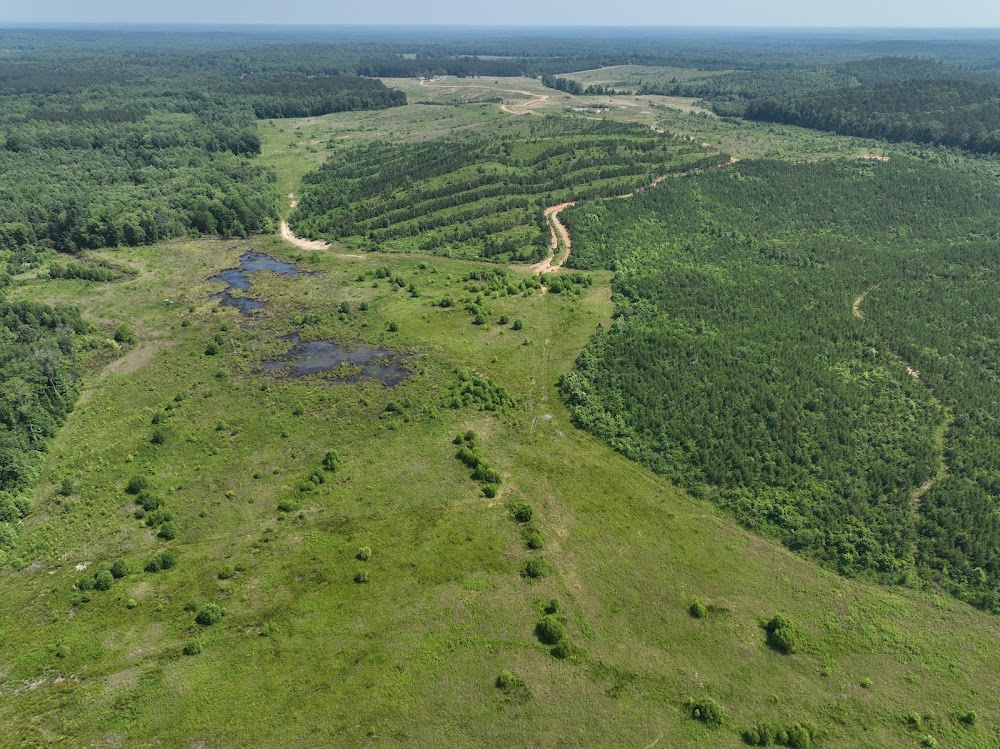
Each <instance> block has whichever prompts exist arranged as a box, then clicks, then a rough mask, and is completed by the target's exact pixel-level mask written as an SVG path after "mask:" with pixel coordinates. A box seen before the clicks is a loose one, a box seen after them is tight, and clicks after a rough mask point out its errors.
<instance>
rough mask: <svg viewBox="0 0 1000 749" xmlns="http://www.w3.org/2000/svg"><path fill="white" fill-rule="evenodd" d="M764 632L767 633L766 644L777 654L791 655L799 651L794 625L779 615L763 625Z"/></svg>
mask: <svg viewBox="0 0 1000 749" xmlns="http://www.w3.org/2000/svg"><path fill="white" fill-rule="evenodd" d="M764 631H765V632H767V644H768V645H770V646H771V647H772V648H773V649H774V650H777V651H778V652H779V653H784V654H785V655H791V654H792V653H794V652H796V651H797V650H798V649H799V636H798V631H797V630H796V628H795V625H793V624H792V623H791V622H790V621H789V620H788V619H786V618H785V617H783V616H781V615H780V614H779V615H777V616H775V617H773V618H772V619H771V620H770V621H769V622H767V624H765V625H764Z"/></svg>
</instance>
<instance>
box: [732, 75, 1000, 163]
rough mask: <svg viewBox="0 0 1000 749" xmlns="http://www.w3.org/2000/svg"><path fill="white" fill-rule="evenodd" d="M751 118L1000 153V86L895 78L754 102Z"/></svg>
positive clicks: (888, 138) (849, 133) (850, 133)
mask: <svg viewBox="0 0 1000 749" xmlns="http://www.w3.org/2000/svg"><path fill="white" fill-rule="evenodd" d="M744 116H745V117H746V118H747V119H753V120H765V121H767V122H780V123H784V124H787V125H799V126H801V127H808V128H813V129H816V130H828V131H830V132H834V133H839V134H841V135H859V136H864V137H868V138H882V139H884V140H889V141H894V142H900V141H911V142H915V143H931V144H935V145H944V146H955V147H959V148H964V149H967V150H969V151H975V152H977V153H1000V86H995V85H986V84H980V83H971V82H967V81H897V82H891V83H880V84H876V85H873V86H861V87H858V88H850V89H843V90H839V91H823V92H819V93H815V94H811V95H808V96H792V97H785V98H780V99H778V98H775V99H764V100H761V101H758V102H753V103H751V104H750V105H749V106H748V107H747V109H746V112H745V113H744Z"/></svg>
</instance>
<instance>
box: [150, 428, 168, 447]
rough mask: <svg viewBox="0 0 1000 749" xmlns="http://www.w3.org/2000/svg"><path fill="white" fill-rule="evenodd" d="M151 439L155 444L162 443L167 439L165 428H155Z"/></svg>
mask: <svg viewBox="0 0 1000 749" xmlns="http://www.w3.org/2000/svg"><path fill="white" fill-rule="evenodd" d="M149 441H150V442H152V443H153V444H154V445H162V444H164V443H165V442H166V441H167V432H166V430H163V429H154V430H153V434H152V436H151V437H150V438H149Z"/></svg>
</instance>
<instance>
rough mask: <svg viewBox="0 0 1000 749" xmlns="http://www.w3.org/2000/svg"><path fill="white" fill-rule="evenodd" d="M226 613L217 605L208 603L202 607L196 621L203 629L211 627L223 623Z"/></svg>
mask: <svg viewBox="0 0 1000 749" xmlns="http://www.w3.org/2000/svg"><path fill="white" fill-rule="evenodd" d="M225 613H226V612H225V611H223V610H222V607H221V606H219V604H217V603H206V604H205V605H204V606H202V607H201V610H200V611H199V612H198V616H196V617H195V618H194V620H195V621H196V622H197V623H198V624H200V625H201V626H203V627H211V626H212V625H213V624H218V623H219V622H220V621H222V617H223V616H225Z"/></svg>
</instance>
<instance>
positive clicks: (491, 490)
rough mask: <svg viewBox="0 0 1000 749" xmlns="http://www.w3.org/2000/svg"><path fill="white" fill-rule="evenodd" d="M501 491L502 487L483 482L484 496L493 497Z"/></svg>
mask: <svg viewBox="0 0 1000 749" xmlns="http://www.w3.org/2000/svg"><path fill="white" fill-rule="evenodd" d="M499 491H500V487H498V486H497V485H496V484H483V496H484V497H486V498H487V499H493V498H494V497H495V496H496V495H497V492H499Z"/></svg>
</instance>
